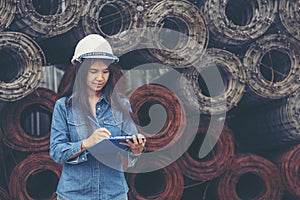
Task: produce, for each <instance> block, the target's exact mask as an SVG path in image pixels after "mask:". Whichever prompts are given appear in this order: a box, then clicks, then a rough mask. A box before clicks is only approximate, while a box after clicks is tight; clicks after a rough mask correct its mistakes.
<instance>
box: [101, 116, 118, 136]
mask: <svg viewBox="0 0 300 200" xmlns="http://www.w3.org/2000/svg"><path fill="white" fill-rule="evenodd" d="M103 124H104V127H105V128H107V129H108V130H109V131H110V133H111V136H120V135H122V133H121V130H122V124H123V121H122V120H121V119H117V120H115V119H114V118H113V117H106V118H103Z"/></svg>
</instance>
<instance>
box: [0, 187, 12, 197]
mask: <svg viewBox="0 0 300 200" xmlns="http://www.w3.org/2000/svg"><path fill="white" fill-rule="evenodd" d="M0 199H1V200H10V199H11V198H10V197H9V194H8V193H7V192H6V190H5V189H4V188H2V187H0Z"/></svg>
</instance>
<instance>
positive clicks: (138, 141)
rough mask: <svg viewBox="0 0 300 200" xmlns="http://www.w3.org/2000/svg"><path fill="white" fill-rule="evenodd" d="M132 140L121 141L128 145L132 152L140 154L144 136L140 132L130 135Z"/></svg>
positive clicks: (142, 148)
mask: <svg viewBox="0 0 300 200" xmlns="http://www.w3.org/2000/svg"><path fill="white" fill-rule="evenodd" d="M131 137H132V140H133V141H130V140H127V141H126V142H127V143H123V144H124V145H126V146H128V147H129V148H130V150H131V152H132V153H133V154H140V153H142V152H143V150H144V148H145V144H146V138H145V136H143V135H142V134H138V135H137V137H136V136H135V135H133V136H131Z"/></svg>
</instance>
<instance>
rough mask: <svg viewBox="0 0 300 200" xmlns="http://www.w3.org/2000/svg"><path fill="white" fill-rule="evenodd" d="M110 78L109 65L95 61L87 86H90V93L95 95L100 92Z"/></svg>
mask: <svg viewBox="0 0 300 200" xmlns="http://www.w3.org/2000/svg"><path fill="white" fill-rule="evenodd" d="M108 78H109V69H108V65H107V64H106V63H104V62H103V61H102V60H100V59H97V60H95V61H94V62H93V63H92V65H91V66H90V68H89V70H88V73H87V79H86V84H87V86H88V93H89V94H91V95H95V92H99V91H101V90H102V88H103V87H104V86H105V84H106V83H107V81H108Z"/></svg>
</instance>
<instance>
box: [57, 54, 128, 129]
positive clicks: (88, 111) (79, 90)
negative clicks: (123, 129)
mask: <svg viewBox="0 0 300 200" xmlns="http://www.w3.org/2000/svg"><path fill="white" fill-rule="evenodd" d="M96 60H97V59H84V60H83V62H82V63H79V62H76V63H75V64H74V65H71V66H70V68H69V69H68V70H69V71H66V73H65V75H64V76H65V77H63V79H62V82H61V84H60V86H59V94H60V95H61V96H65V97H67V98H66V105H67V106H71V105H72V104H73V103H78V104H79V108H80V111H81V113H82V116H83V119H84V121H85V123H86V124H87V126H88V128H89V130H90V131H93V130H92V127H93V126H92V124H91V121H90V120H89V116H90V117H93V114H92V108H91V106H90V103H89V99H88V94H87V89H86V88H87V85H86V78H87V74H88V71H89V69H90V66H91V65H92V64H93V63H94V62H95V61H96ZM108 70H109V78H108V81H107V83H106V85H105V86H104V88H103V89H102V90H101V93H105V94H106V98H107V100H108V101H109V103H110V104H111V105H112V104H113V105H114V106H116V107H117V108H118V109H119V110H121V111H122V112H123V113H125V114H127V113H128V110H126V108H125V105H123V104H122V103H121V100H120V99H121V98H122V96H125V95H124V94H125V87H118V92H117V93H115V94H116V95H113V92H114V89H115V86H116V84H117V82H118V81H119V80H120V78H121V77H122V75H123V72H122V71H121V68H120V66H119V65H118V64H117V63H112V64H110V65H109V66H108ZM64 78H67V79H68V80H64ZM120 81H121V80H120ZM62 83H63V84H64V87H63V86H62ZM118 85H120V86H125V83H124V82H123V83H122V84H119V83H118ZM95 95H96V94H95ZM71 96H72V98H70V97H71Z"/></svg>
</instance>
